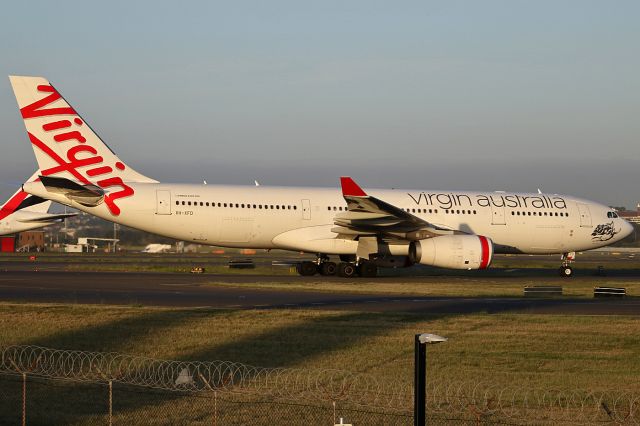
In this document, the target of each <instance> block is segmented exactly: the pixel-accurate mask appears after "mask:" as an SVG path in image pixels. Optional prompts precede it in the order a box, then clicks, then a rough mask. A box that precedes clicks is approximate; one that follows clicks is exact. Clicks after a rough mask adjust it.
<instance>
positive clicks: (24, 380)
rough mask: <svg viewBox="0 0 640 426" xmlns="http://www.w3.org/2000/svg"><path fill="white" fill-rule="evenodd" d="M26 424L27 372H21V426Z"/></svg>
mask: <svg viewBox="0 0 640 426" xmlns="http://www.w3.org/2000/svg"><path fill="white" fill-rule="evenodd" d="M26 425H27V373H22V426H26Z"/></svg>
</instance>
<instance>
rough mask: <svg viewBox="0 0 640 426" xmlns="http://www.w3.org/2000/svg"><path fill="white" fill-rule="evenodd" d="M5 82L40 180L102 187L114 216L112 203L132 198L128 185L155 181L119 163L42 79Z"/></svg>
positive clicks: (115, 209)
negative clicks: (33, 155) (26, 135)
mask: <svg viewBox="0 0 640 426" xmlns="http://www.w3.org/2000/svg"><path fill="white" fill-rule="evenodd" d="M9 79H10V80H11V86H12V87H13V92H14V94H15V96H16V100H17V101H18V107H19V108H20V113H21V114H22V118H23V120H24V124H25V126H26V128H27V133H28V135H29V139H30V141H31V144H32V146H33V150H34V152H35V154H36V159H37V161H38V166H39V167H40V170H41V173H42V176H52V177H59V178H65V179H69V180H71V181H74V182H76V183H79V184H81V185H90V184H93V185H96V186H98V187H100V188H102V189H104V191H105V193H106V195H105V197H104V202H105V203H106V205H107V207H108V208H109V210H110V211H111V213H112V214H113V215H116V216H117V215H119V214H120V208H119V207H118V202H117V200H118V199H119V198H125V197H130V196H132V195H134V191H133V189H132V188H131V187H130V186H129V185H127V183H128V182H145V183H155V182H157V181H155V180H153V179H150V178H148V177H146V176H144V175H142V174H140V173H138V172H136V171H135V170H133V169H132V168H131V167H129V166H127V165H126V164H125V163H124V162H122V161H121V160H120V159H119V158H118V157H117V156H116V154H115V153H114V152H113V151H111V149H110V148H109V147H108V146H107V145H106V144H105V143H104V142H103V141H102V140H101V139H100V138H99V137H98V135H96V133H95V132H94V131H93V130H92V129H91V127H90V126H89V125H88V124H87V122H86V121H85V120H84V119H83V118H81V117H80V115H79V114H78V113H77V112H76V111H75V110H74V109H73V108H72V107H71V106H70V105H69V104H68V103H67V101H66V100H65V99H64V98H63V97H62V96H61V95H60V93H59V92H58V91H57V90H56V89H55V88H54V87H53V86H52V85H51V84H50V83H49V82H48V81H47V80H46V79H44V78H42V77H21V76H10V77H9Z"/></svg>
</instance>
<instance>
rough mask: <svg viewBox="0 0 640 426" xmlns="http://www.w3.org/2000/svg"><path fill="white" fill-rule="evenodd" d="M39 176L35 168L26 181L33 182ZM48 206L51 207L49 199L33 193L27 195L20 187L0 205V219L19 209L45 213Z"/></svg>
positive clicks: (38, 171)
mask: <svg viewBox="0 0 640 426" xmlns="http://www.w3.org/2000/svg"><path fill="white" fill-rule="evenodd" d="M39 176H40V170H36V172H35V173H34V174H33V175H32V176H31V177H30V178H29V180H28V181H27V182H35V181H37V180H38V179H39ZM49 207H51V201H49V200H44V199H42V198H39V197H36V196H35V195H29V194H27V193H26V192H24V191H23V190H22V188H20V189H18V190H17V191H16V192H15V193H14V194H13V195H12V196H11V198H9V200H7V202H6V203H4V204H3V205H2V206H1V207H0V220H2V219H4V218H5V217H7V216H10V215H12V214H13V213H15V212H17V211H19V210H27V211H30V212H36V213H46V212H47V211H49Z"/></svg>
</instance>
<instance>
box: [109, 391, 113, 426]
mask: <svg viewBox="0 0 640 426" xmlns="http://www.w3.org/2000/svg"><path fill="white" fill-rule="evenodd" d="M112 424H113V382H112V381H111V380H109V426H111V425H112Z"/></svg>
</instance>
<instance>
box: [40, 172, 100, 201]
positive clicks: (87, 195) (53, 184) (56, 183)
mask: <svg viewBox="0 0 640 426" xmlns="http://www.w3.org/2000/svg"><path fill="white" fill-rule="evenodd" d="M40 182H42V185H44V187H45V188H46V189H47V191H49V192H53V193H56V194H62V195H64V196H65V197H67V198H68V199H70V200H73V201H76V202H77V203H80V204H82V205H83V206H87V207H95V206H98V205H100V204H101V203H102V202H103V201H104V196H105V191H104V190H103V189H102V188H100V187H98V186H96V185H92V184H80V183H78V182H74V181H72V180H70V179H67V178H61V177H52V176H40Z"/></svg>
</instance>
